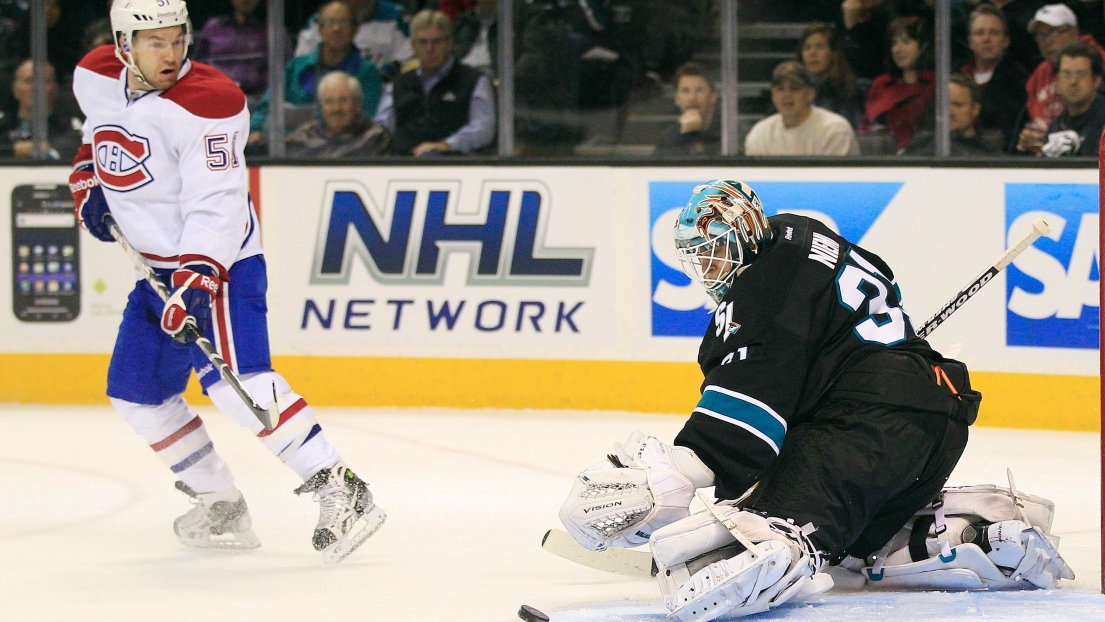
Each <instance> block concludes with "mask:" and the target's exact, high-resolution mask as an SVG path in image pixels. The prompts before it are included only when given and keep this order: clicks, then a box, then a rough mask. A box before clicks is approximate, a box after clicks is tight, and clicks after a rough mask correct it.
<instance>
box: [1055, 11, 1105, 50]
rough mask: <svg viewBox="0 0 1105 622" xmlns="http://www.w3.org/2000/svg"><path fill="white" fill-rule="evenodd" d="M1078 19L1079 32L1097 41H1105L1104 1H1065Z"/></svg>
mask: <svg viewBox="0 0 1105 622" xmlns="http://www.w3.org/2000/svg"><path fill="white" fill-rule="evenodd" d="M1064 3H1065V4H1066V5H1067V6H1069V7H1070V8H1071V10H1072V11H1074V15H1075V17H1077V18H1078V30H1081V31H1082V34H1085V35H1090V36H1092V37H1093V38H1094V40H1095V41H1097V42H1098V43H1101V42H1103V41H1105V2H1103V1H1102V0H1064Z"/></svg>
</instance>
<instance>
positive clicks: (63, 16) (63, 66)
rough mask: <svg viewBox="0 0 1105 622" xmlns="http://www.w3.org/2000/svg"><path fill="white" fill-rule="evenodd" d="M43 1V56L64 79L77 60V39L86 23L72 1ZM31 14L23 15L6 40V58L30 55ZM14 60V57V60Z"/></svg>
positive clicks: (79, 51) (78, 59)
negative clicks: (44, 43)
mask: <svg viewBox="0 0 1105 622" xmlns="http://www.w3.org/2000/svg"><path fill="white" fill-rule="evenodd" d="M45 3H46V59H47V60H49V61H50V64H51V65H53V66H54V67H55V68H56V69H57V71H58V75H59V76H60V77H61V78H62V79H65V80H67V79H68V78H69V77H71V76H72V75H73V69H75V68H76V66H77V63H78V62H79V61H80V60H81V56H80V53H81V48H80V45H79V42H80V40H81V35H82V34H83V33H84V27H85V24H86V23H87V22H86V21H85V20H83V19H81V18H82V17H83V13H84V11H81V10H79V9H80V8H81V7H79V6H78V5H76V4H73V3H63V2H62V0H45ZM30 22H31V16H30V13H29V12H28V13H26V14H24V16H23V17H22V19H21V20H20V21H19V23H18V25H17V26H16V29H15V31H14V32H12V34H11V36H10V37H9V38H8V40H7V42H6V47H7V49H6V50H4V55H5V56H6V57H7V59H8V60H9V61H15V62H21V59H24V58H30V56H31V23H30ZM17 59H18V60H17Z"/></svg>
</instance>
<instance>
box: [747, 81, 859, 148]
mask: <svg viewBox="0 0 1105 622" xmlns="http://www.w3.org/2000/svg"><path fill="white" fill-rule="evenodd" d="M816 96H817V91H816V89H814V86H813V81H812V80H811V79H810V74H809V72H808V71H806V68H805V66H803V65H802V63H798V62H795V61H786V62H784V63H780V64H779V66H778V67H776V68H775V71H774V72H773V73H772V76H771V101H772V103H774V104H775V108H776V109H777V110H778V111H779V112H778V113H776V114H773V115H771V116H770V117H767V118H766V119H762V120H760V121H759V122H758V123H756V125H753V126H752V129H751V130H750V131H749V132H748V138H746V139H745V141H744V153H745V154H746V155H750V156H784V155H790V156H796V155H805V156H847V155H851V156H858V155H859V144H858V143H857V142H856V134H855V130H853V129H852V125H851V124H850V123H848V120H847V119H845V118H844V117H842V116H840V115H838V114H837V113H835V112H830V111H828V110H825V109H824V108H820V107H818V106H814V105H813V100H814V98H815V97H816Z"/></svg>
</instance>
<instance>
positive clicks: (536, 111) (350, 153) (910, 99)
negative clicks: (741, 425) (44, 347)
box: [0, 0, 1105, 162]
mask: <svg viewBox="0 0 1105 622" xmlns="http://www.w3.org/2000/svg"><path fill="white" fill-rule="evenodd" d="M722 1H723V0H682V1H680V2H669V1H667V0H515V2H514V4H513V35H514V36H513V55H512V56H513V81H512V89H513V95H514V96H513V100H512V106H511V107H510V108H511V110H510V114H512V116H513V119H514V123H513V134H512V136H511V140H512V143H513V151H514V154H515V155H517V156H518V157H522V158H524V157H544V156H553V157H560V156H566V157H572V156H586V157H607V158H611V157H613V158H616V157H637V158H641V157H657V158H685V157H688V156H692V157H693V156H707V157H708V156H717V155H718V154H719V153H720V146H721V143H722V127H721V125H722V124H721V116H722V115H721V113H720V110H721V108H722V106H724V105H725V101H724V99H725V98H724V97H723V96H724V93H722V92H719V91H720V89H719V87H720V85H721V84H722V76H720V69H721V65H722V62H721V55H722V48H723V46H722V43H721V41H720V37H721V34H720V33H721V32H722V29H721V28H720V27H719V22H720V15H721V10H720V8H719V5H720V3H721V2H722ZM935 1H936V0H843V2H842V1H841V0H772V1H771V2H760V1H749V0H745V1H742V2H738V5H737V6H738V15H739V18H738V24H739V30H738V32H739V33H740V38H739V40H738V46H737V50H738V56H737V58H738V62H737V67H738V71H737V75H738V78H739V80H738V82H737V84H738V88H737V89H736V91H735V92H736V97H737V101H736V102H735V103H736V109H737V110H739V115H737V116H736V117H735V118H737V120H738V121H737V123H738V128H739V129H738V135H739V137H740V142H741V145H740V147H741V148H740V152H741V153H742V154H743V155H746V156H752V157H755V156H772V155H782V156H786V155H789V156H858V155H863V156H884V157H893V156H897V155H906V156H931V155H933V154H934V153H935V143H936V140H935V138H936V137H935V125H936V124H935V116H936V106H935V101H934V99H935V96H936V93H937V92H939V91H938V89H937V88H936V87H937V85H936V73H935V71H934V69H935V59H936V54H935V52H936V51H937V50H936V49H935V44H934V40H935V35H934V30H935V28H934V18H935V10H934V4H935ZM45 4H46V26H47V30H46V35H47V36H46V41H47V48H46V49H47V58H48V60H49V65H48V66H47V67H46V68H45V72H44V73H45V78H46V93H45V94H46V104H47V105H46V106H45V108H46V110H47V112H48V114H49V117H48V122H47V128H48V142H49V148H48V150H47V157H48V158H49V159H53V160H58V161H64V162H69V161H71V160H72V157H73V154H75V152H76V149H77V147H78V146H79V144H80V140H81V138H80V136H81V134H80V130H81V122H82V119H81V114H80V110H79V108H78V107H77V106H76V103H75V99H74V98H73V96H72V93H71V83H72V79H71V77H72V74H73V69H74V67H75V66H76V65H77V63H78V62H80V59H81V58H82V56H83V55H84V54H85V53H86V52H87V51H89V50H90V49H92V48H93V47H96V46H98V45H105V44H111V43H112V33H111V27H110V22H109V20H108V19H107V16H108V10H109V8H110V5H111V0H45ZM266 4H267V3H266V2H265V0H189V2H188V8H189V12H190V14H191V17H192V22H193V25H194V30H195V36H194V45H193V47H192V48H191V49H190V51H189V57H190V58H192V59H193V60H195V61H199V62H204V63H208V64H210V65H213V66H214V67H216V68H217V69H219V70H220V71H222V72H223V73H225V74H226V75H227V76H229V77H230V78H231V79H233V80H234V81H235V82H237V83H238V84H239V85H240V86H241V88H242V90H243V91H245V93H246V95H247V100H248V102H249V104H248V105H249V107H250V111H251V125H250V134H249V137H248V139H247V147H246V149H247V151H246V153H247V155H251V156H264V155H268V154H269V145H268V137H269V136H270V135H271V134H270V132H271V128H270V127H269V123H270V119H272V118H273V115H272V110H271V105H272V104H271V102H270V94H269V93H270V89H269V84H268V79H269V70H268V59H269V49H270V48H269V32H268V26H267V25H268V18H267V16H266V14H265V12H266ZM1103 5H1105V2H1103V0H1066V1H1065V2H1057V1H1056V0H992V1H991V0H950V22H951V41H950V56H951V77H950V78H949V80H948V85H947V93H948V108H947V109H948V127H949V130H950V137H951V139H950V142H951V148H950V153H951V155H952V156H958V157H980V156H981V157H1000V156H1005V157H1021V158H1031V157H1069V156H1091V157H1096V155H1097V145H1098V142H1099V139H1100V135H1101V132H1102V128H1103V126H1105V96H1103V95H1102V57H1103V55H1105V49H1103V48H1102V46H1101V42H1103V41H1105V6H1103ZM499 15H500V13H499V7H498V0H334V1H331V0H285V15H284V25H285V31H284V32H281V33H279V38H280V39H283V41H284V44H283V45H284V48H285V52H284V55H283V57H284V60H285V61H286V64H285V70H284V85H283V100H284V103H283V114H282V115H277V116H283V120H284V122H283V125H284V136H285V149H286V151H285V154H286V155H287V156H288V157H292V158H329V159H352V160H359V159H366V158H373V157H380V156H385V157H397V156H399V157H402V156H405V157H420V158H428V157H438V158H456V157H463V156H466V155H469V156H470V155H477V156H494V155H496V154H498V153H499V150H498V149H497V131H498V123H497V114H498V112H499V108H500V105H501V102H500V101H499V100H498V94H497V91H498V90H499V88H500V75H501V71H500V67H499V51H498V50H499V37H498V30H499V29H498V28H497V24H496V22H497V21H498V19H499ZM30 38H31V37H30V17H29V15H28V0H0V158H5V159H8V158H30V157H31V156H32V143H31V135H32V134H31V126H32V123H31V120H32V108H33V94H32V83H33V80H32V76H33V69H34V67H33V63H32V62H31V61H30V60H29V57H30Z"/></svg>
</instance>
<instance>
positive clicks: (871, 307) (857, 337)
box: [676, 214, 942, 498]
mask: <svg viewBox="0 0 1105 622" xmlns="http://www.w3.org/2000/svg"><path fill="white" fill-rule="evenodd" d="M769 222H770V223H771V226H772V229H773V230H774V233H775V239H774V241H773V242H772V245H771V246H770V247H769V248H768V249H767V250H766V251H765V252H764V253H763V254H762V255H760V256H759V257H757V258H756V260H755V261H754V262H753V263H752V264H751V265H750V266H749V267H748V268H747V269H746V270H745V271H744V272H743V273H741V274H740V275H739V276H738V277H737V278H736V279H734V280H733V284H732V287H731V288H730V290H729V292H728V294H727V295H726V296H725V298H724V299H723V301H722V303H721V304H720V305H718V307H717V310H716V311H715V312H714V317H713V322H711V324H710V327H709V328H708V329H707V331H706V335H705V337H704V338H703V339H702V347H701V349H700V350H699V355H698V362H699V365H700V366H701V367H702V373H703V375H704V376H705V380H704V381H703V383H702V399H701V400H700V401H699V403H698V406H697V407H696V408H695V409H694V413H693V414H692V415H691V418H690V419H689V420H688V422H687V424H686V426H685V427H684V428H683V430H682V431H681V432H680V434H679V436H678V437H677V438H676V444H678V445H682V446H685V447H689V448H691V449H693V450H695V452H696V453H697V454H698V455H699V456H700V457H701V458H702V460H703V461H704V462H705V463H706V464H707V465H709V466H710V467H711V468H713V469H714V470H715V472H716V475H717V481H718V496H719V497H721V498H725V497H733V496H736V495H739V494H740V493H742V492H743V491H744V490H746V489H747V488H748V487H749V486H751V485H752V484H753V483H755V482H756V481H757V480H758V479H759V477H760V475H761V474H762V473H763V472H764V470H765V469H766V468H767V466H768V465H770V464H771V462H772V461H774V459H775V458H776V456H778V455H779V450H780V448H781V447H782V445H783V443H784V442H785V441H786V435H787V429H788V427H790V426H792V425H795V424H798V423H799V422H801V421H802V419H803V417H806V416H808V415H809V414H811V413H812V412H814V411H815V410H816V409H817V408H818V406H819V404H821V403H822V402H823V401H824V400H825V399H826V398H827V396H829V394H830V393H831V392H832V391H833V389H834V384H835V383H836V382H837V379H838V378H839V377H840V376H841V374H842V373H843V372H844V371H845V370H847V369H848V368H849V367H850V366H852V365H854V364H855V363H857V362H858V361H860V360H862V359H864V358H866V357H867V356H868V355H870V354H872V353H875V352H878V351H885V350H886V349H887V348H893V349H896V350H904V351H909V352H911V353H913V354H914V355H919V356H921V357H924V358H925V359H927V360H930V361H933V362H939V361H941V360H942V358H941V357H940V355H939V354H937V353H935V352H934V351H932V349H931V348H930V347H929V345H928V343H927V342H925V341H924V340H923V339H921V338H919V337H917V335H916V333H915V332H914V329H913V326H912V324H911V323H910V320H909V316H907V315H906V313H905V311H904V310H903V309H902V307H901V294H900V292H899V291H898V287H897V285H896V284H895V282H894V274H893V272H891V270H890V267H889V266H887V265H886V263H884V262H883V260H882V259H880V258H879V257H878V256H877V255H875V254H874V253H871V252H869V251H866V250H864V249H862V248H860V247H858V246H856V245H854V244H851V243H850V242H848V241H847V240H845V239H844V238H842V237H840V236H839V235H837V234H836V233H833V232H832V231H831V230H830V229H829V228H828V227H826V226H824V225H823V224H821V223H820V222H818V221H816V220H812V219H810V218H806V217H803V216H795V215H791V214H782V215H779V216H774V217H772V218H770V219H769Z"/></svg>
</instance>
